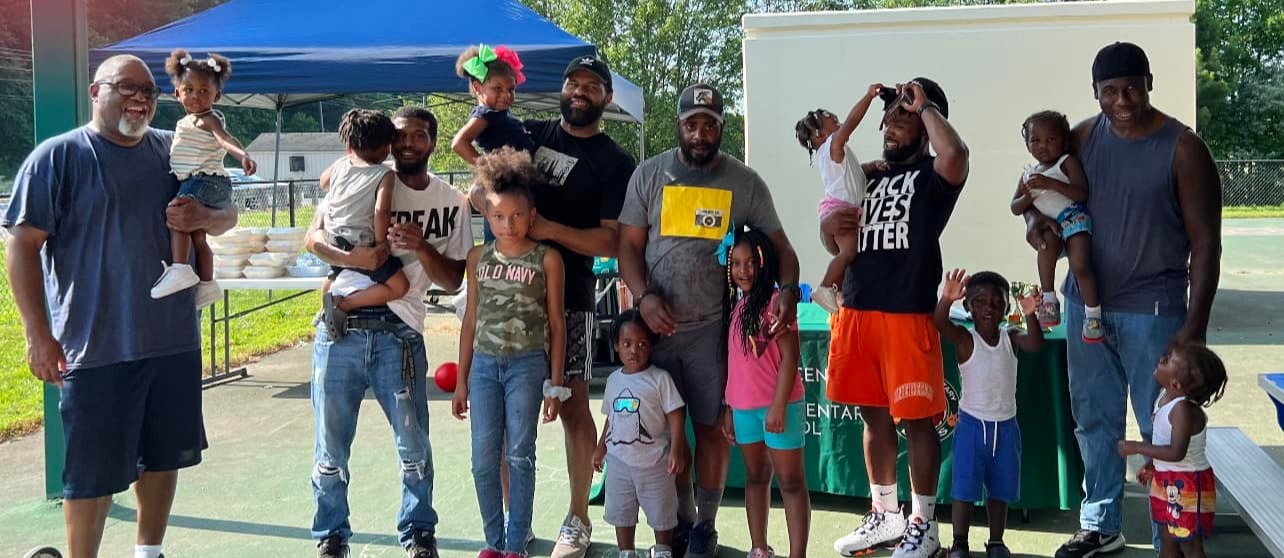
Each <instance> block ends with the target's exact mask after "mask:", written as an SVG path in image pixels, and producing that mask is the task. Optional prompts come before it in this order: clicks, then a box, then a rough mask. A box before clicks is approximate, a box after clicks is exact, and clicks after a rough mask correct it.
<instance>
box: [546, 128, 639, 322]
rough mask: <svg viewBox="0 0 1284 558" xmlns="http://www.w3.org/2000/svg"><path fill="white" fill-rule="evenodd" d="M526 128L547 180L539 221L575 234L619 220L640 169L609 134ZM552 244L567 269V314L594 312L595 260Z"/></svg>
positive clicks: (554, 243)
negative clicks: (571, 229)
mask: <svg viewBox="0 0 1284 558" xmlns="http://www.w3.org/2000/svg"><path fill="white" fill-rule="evenodd" d="M526 129H527V130H528V131H529V132H530V134H531V139H532V140H534V142H535V151H534V153H533V158H534V161H535V168H537V169H539V171H540V173H541V174H542V175H543V176H544V184H542V185H540V186H539V187H538V188H537V189H536V191H535V209H536V210H537V211H539V214H540V215H541V216H543V217H544V218H545V219H549V220H551V221H554V222H557V223H561V224H563V225H566V226H568V227H574V228H577V229H592V228H597V227H599V226H601V221H603V220H608V221H614V220H616V219H618V218H619V216H620V208H621V207H623V206H624V194H625V192H626V191H627V190H628V185H629V177H630V176H632V175H633V168H634V166H636V165H635V163H634V162H633V157H632V156H630V155H629V154H628V152H626V151H624V149H623V148H621V147H620V146H619V145H618V144H616V143H615V141H614V140H612V139H611V137H610V136H608V135H606V133H600V134H598V135H596V136H593V137H591V138H580V137H576V136H573V135H571V134H568V133H566V130H563V129H562V126H561V123H560V120H559V119H556V118H555V119H552V120H527V121H526ZM548 244H549V245H551V246H553V247H554V248H557V251H558V252H559V253H561V255H562V261H563V262H564V263H565V265H566V309H567V310H571V311H580V312H591V311H593V310H594V308H595V307H596V304H595V297H594V294H595V291H596V288H597V277H596V276H594V275H593V258H592V257H590V256H585V255H582V254H579V253H576V252H573V251H571V250H569V249H567V248H566V247H565V246H562V245H560V244H558V243H556V242H549V243H548Z"/></svg>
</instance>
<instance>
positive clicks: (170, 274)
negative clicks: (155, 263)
mask: <svg viewBox="0 0 1284 558" xmlns="http://www.w3.org/2000/svg"><path fill="white" fill-rule="evenodd" d="M161 265H162V266H164V268H165V272H164V273H161V276H160V279H157V280H156V283H155V284H154V285H152V298H165V297H167V296H169V295H172V294H174V293H176V292H179V291H182V290H184V289H190V288H192V287H195V286H196V284H197V283H200V282H201V278H200V277H197V276H196V272H195V271H192V266H190V265H187V264H174V265H169V264H167V263H165V262H161Z"/></svg>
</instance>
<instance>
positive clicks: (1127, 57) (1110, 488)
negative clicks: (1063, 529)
mask: <svg viewBox="0 0 1284 558" xmlns="http://www.w3.org/2000/svg"><path fill="white" fill-rule="evenodd" d="M1092 82H1093V96H1094V97H1095V98H1096V99H1097V100H1098V102H1099V103H1100V105H1101V114H1099V115H1097V116H1094V117H1092V118H1089V119H1087V120H1084V121H1083V122H1080V123H1079V124H1078V125H1077V126H1076V127H1075V129H1074V131H1073V133H1072V135H1071V140H1072V143H1071V145H1072V147H1071V148H1072V149H1073V150H1074V154H1075V155H1076V156H1077V157H1079V159H1080V160H1081V161H1083V165H1084V171H1085V173H1086V174H1087V177H1088V204H1087V206H1088V212H1089V213H1091V214H1092V218H1093V221H1094V224H1095V228H1094V230H1093V235H1092V250H1093V268H1094V269H1093V272H1094V274H1095V275H1096V277H1097V288H1098V292H1099V293H1100V297H1101V306H1102V309H1103V311H1104V312H1103V325H1104V329H1105V334H1106V336H1105V342H1104V343H1096V344H1089V343H1086V342H1084V341H1083V340H1082V339H1080V338H1079V336H1077V335H1071V336H1068V338H1067V340H1066V347H1067V349H1066V353H1067V360H1068V363H1069V373H1070V403H1071V410H1072V411H1073V413H1074V418H1075V423H1076V425H1077V426H1076V429H1075V437H1076V438H1077V439H1078V441H1079V449H1080V451H1081V453H1082V454H1083V461H1084V464H1085V474H1084V489H1085V495H1084V499H1083V505H1082V507H1081V508H1080V513H1079V522H1080V527H1081V529H1080V530H1079V531H1078V532H1076V533H1075V534H1074V536H1073V537H1072V538H1071V539H1070V540H1069V541H1068V542H1066V543H1065V544H1063V545H1062V546H1061V548H1059V549H1058V550H1057V553H1056V557H1057V558H1083V557H1087V556H1093V555H1097V554H1105V553H1109V552H1114V551H1117V550H1122V549H1123V547H1124V538H1123V535H1121V534H1120V531H1121V530H1122V526H1121V521H1122V520H1121V516H1122V512H1123V492H1124V490H1123V483H1124V475H1125V463H1124V459H1123V458H1122V457H1120V456H1119V454H1118V452H1117V450H1116V444H1117V443H1118V441H1119V440H1122V439H1123V437H1124V428H1125V426H1126V422H1127V418H1126V411H1125V406H1124V400H1125V399H1126V398H1130V399H1131V401H1132V408H1133V410H1134V414H1135V416H1136V418H1137V425H1138V427H1139V428H1140V430H1141V434H1142V437H1143V438H1145V439H1146V440H1147V441H1149V440H1150V432H1151V420H1150V410H1151V408H1152V406H1153V405H1154V402H1155V399H1156V398H1157V397H1158V396H1159V392H1160V387H1159V384H1158V383H1157V382H1156V381H1155V380H1154V378H1153V377H1152V375H1151V374H1152V372H1153V371H1154V369H1155V365H1156V364H1157V363H1158V361H1159V359H1160V358H1161V357H1162V355H1163V354H1164V351H1165V350H1166V349H1167V347H1168V346H1169V345H1170V344H1171V343H1172V342H1173V341H1174V340H1176V341H1191V340H1195V341H1202V340H1203V339H1204V336H1205V332H1206V330H1207V328H1208V316H1209V312H1210V310H1211V308H1212V305H1213V296H1214V295H1215V294H1216V291H1217V280H1218V274H1219V273H1220V266H1221V263H1220V253H1221V207H1222V203H1221V184H1220V181H1219V178H1218V175H1217V169H1216V166H1215V165H1214V164H1213V158H1212V155H1211V153H1209V151H1208V146H1207V145H1205V144H1204V142H1203V140H1201V139H1200V138H1199V136H1197V135H1195V132H1193V131H1192V130H1191V129H1190V128H1187V127H1186V126H1185V125H1184V124H1182V123H1181V122H1179V121H1177V120H1176V119H1175V118H1173V117H1171V116H1168V115H1167V114H1165V113H1163V112H1161V111H1160V110H1158V109H1156V108H1154V107H1153V106H1151V105H1150V90H1151V87H1152V76H1151V74H1150V63H1149V61H1148V60H1147V58H1146V53H1145V52H1144V51H1142V49H1141V48H1140V47H1138V46H1137V45H1134V44H1131V43H1114V44H1112V45H1109V46H1106V47H1105V48H1103V49H1101V51H1100V52H1098V53H1097V57H1096V59H1095V60H1094V61H1093V63H1092ZM1026 222H1027V225H1028V226H1027V229H1028V233H1029V234H1028V235H1027V239H1028V240H1029V242H1030V244H1031V245H1032V246H1035V247H1036V248H1037V247H1038V245H1039V244H1040V243H1041V242H1042V241H1041V240H1040V238H1041V235H1042V233H1043V232H1044V231H1045V230H1046V229H1048V228H1051V229H1053V230H1055V229H1056V228H1057V226H1056V223H1054V222H1052V221H1051V220H1050V219H1048V218H1046V217H1043V216H1042V215H1040V214H1039V213H1038V212H1037V211H1032V212H1029V213H1027V214H1026ZM1057 232H1060V231H1057ZM1062 291H1063V293H1064V294H1065V296H1066V298H1067V299H1068V300H1072V301H1074V304H1071V305H1068V306H1070V311H1069V312H1068V314H1067V322H1066V327H1067V330H1068V331H1078V330H1079V328H1081V327H1082V324H1083V319H1084V310H1083V304H1082V302H1081V298H1080V296H1079V289H1078V286H1077V285H1076V284H1075V280H1074V277H1073V276H1067V277H1066V281H1065V285H1064V287H1063V288H1062ZM1149 467H1150V465H1149V464H1147V469H1148V468H1149ZM1143 472H1144V471H1143Z"/></svg>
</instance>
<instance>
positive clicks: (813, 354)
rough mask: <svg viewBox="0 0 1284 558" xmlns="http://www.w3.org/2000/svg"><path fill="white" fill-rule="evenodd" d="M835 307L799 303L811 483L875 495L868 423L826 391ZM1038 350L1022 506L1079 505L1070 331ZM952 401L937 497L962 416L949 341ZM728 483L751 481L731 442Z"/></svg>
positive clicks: (1024, 420)
mask: <svg viewBox="0 0 1284 558" xmlns="http://www.w3.org/2000/svg"><path fill="white" fill-rule="evenodd" d="M828 320H829V315H828V314H826V313H825V311H824V310H822V309H820V308H819V307H817V306H815V305H813V304H800V305H798V325H799V330H800V337H801V339H802V363H801V365H802V373H803V385H804V386H805V388H806V392H807V394H806V413H807V424H806V431H807V447H806V450H805V453H806V465H807V486H808V487H809V488H810V489H811V491H812V492H824V493H830V494H840V495H846V496H861V497H868V496H869V481H868V477H867V476H866V473H865V460H864V456H863V455H862V453H863V452H862V436H863V424H862V423H861V421H860V414H859V412H858V411H857V409H856V408H855V407H852V406H849V405H839V404H834V403H830V401H829V400H828V399H826V398H825V378H826V373H827V367H828V362H829V321H828ZM1046 337H1047V343H1045V345H1044V348H1043V351H1041V352H1039V353H1038V354H1022V355H1020V359H1019V360H1020V365H1019V368H1018V372H1017V374H1018V380H1017V420H1018V421H1019V422H1020V424H1021V444H1022V455H1021V500H1020V501H1018V502H1016V503H1015V504H1013V507H1014V508H1021V509H1075V508H1077V507H1078V506H1079V502H1080V500H1081V498H1082V492H1081V490H1080V485H1081V482H1082V480H1083V461H1082V460H1081V458H1080V457H1079V447H1078V444H1077V443H1076V442H1075V438H1074V419H1073V418H1072V417H1071V415H1070V392H1069V389H1068V385H1067V379H1066V360H1065V354H1066V349H1065V347H1066V343H1065V331H1064V329H1063V328H1062V327H1057V328H1055V329H1053V330H1052V331H1051V332H1050V333H1048V334H1047V336H1046ZM941 349H942V356H943V358H944V361H945V383H946V392H947V394H948V395H949V399H950V401H949V409H948V411H947V412H946V414H945V416H944V417H942V420H941V421H940V422H939V423H938V428H937V430H938V432H940V433H941V437H942V441H941V456H942V464H941V477H940V478H941V481H940V488H939V489H938V491H937V493H938V500H939V501H941V502H947V501H949V500H950V497H949V494H950V471H951V465H952V457H951V456H952V452H951V451H950V450H951V445H952V441H953V434H954V427H953V424H954V422H955V420H956V418H957V416H958V396H959V395H960V394H961V392H960V385H959V370H958V364H957V363H958V360H957V359H956V358H955V355H954V347H953V346H952V345H950V344H949V343H948V342H942V347H941ZM897 463H898V467H899V470H900V474H899V478H900V480H901V482H900V487H899V488H900V499H901V500H902V501H907V500H909V499H910V486H909V464H908V460H907V454H906V441H905V439H904V437H903V436H902V438H901V443H900V451H899V455H898V461H897ZM727 485H728V486H738V487H742V486H744V464H743V463H742V461H741V460H740V452H739V451H738V450H737V449H735V448H732V452H731V466H730V468H729V470H728V474H727Z"/></svg>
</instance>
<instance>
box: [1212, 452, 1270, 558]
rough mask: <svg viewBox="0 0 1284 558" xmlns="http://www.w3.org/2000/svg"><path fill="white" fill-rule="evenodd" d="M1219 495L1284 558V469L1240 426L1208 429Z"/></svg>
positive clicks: (1264, 544) (1267, 547)
mask: <svg viewBox="0 0 1284 558" xmlns="http://www.w3.org/2000/svg"><path fill="white" fill-rule="evenodd" d="M1207 455H1208V461H1209V463H1211V464H1212V466H1213V471H1214V473H1215V475H1216V477H1217V496H1218V498H1224V499H1227V500H1229V501H1230V502H1231V504H1233V505H1234V506H1235V510H1236V511H1238V512H1239V515H1240V516H1241V517H1243V518H1244V522H1245V523H1247V524H1248V526H1249V528H1250V529H1252V530H1253V533H1254V534H1256V535H1257V538H1258V539H1260V540H1261V541H1262V545H1263V546H1265V547H1266V550H1267V551H1268V552H1270V553H1271V556H1275V557H1276V558H1284V469H1281V468H1280V466H1279V465H1278V464H1276V463H1275V461H1274V460H1273V459H1271V457H1270V456H1269V455H1266V452H1265V451H1262V448H1260V447H1258V446H1257V445H1256V444H1254V443H1253V442H1252V441H1250V440H1249V439H1248V436H1245V435H1244V433H1243V432H1242V431H1240V429H1238V428H1233V427H1221V428H1209V429H1208V448H1207Z"/></svg>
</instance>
